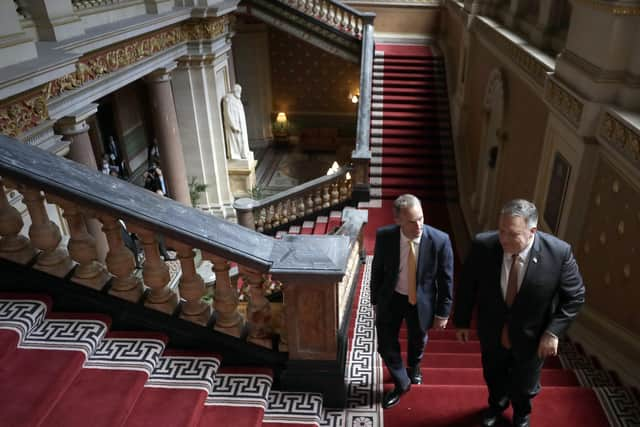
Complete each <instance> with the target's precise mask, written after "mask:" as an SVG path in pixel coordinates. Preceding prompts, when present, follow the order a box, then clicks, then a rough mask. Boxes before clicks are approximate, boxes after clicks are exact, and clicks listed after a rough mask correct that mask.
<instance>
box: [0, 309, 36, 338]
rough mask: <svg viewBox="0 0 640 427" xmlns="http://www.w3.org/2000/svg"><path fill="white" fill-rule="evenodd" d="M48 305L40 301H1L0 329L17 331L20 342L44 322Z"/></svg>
mask: <svg viewBox="0 0 640 427" xmlns="http://www.w3.org/2000/svg"><path fill="white" fill-rule="evenodd" d="M46 314H47V305H46V304H45V303H44V302H42V301H38V300H23V299H21V300H14V299H0V329H10V330H12V331H16V333H17V334H18V335H19V336H20V342H22V341H23V340H24V338H25V337H27V336H28V335H29V333H30V332H31V331H32V330H33V329H34V328H35V327H36V326H38V325H40V323H42V321H43V320H44V317H45V316H46Z"/></svg>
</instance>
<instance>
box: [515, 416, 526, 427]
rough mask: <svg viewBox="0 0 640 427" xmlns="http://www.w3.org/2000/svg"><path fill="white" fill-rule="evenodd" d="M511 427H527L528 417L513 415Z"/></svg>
mask: <svg viewBox="0 0 640 427" xmlns="http://www.w3.org/2000/svg"><path fill="white" fill-rule="evenodd" d="M513 426H514V427H529V415H525V416H519V415H514V416H513Z"/></svg>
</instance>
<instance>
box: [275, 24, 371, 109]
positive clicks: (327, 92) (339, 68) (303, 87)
mask: <svg viewBox="0 0 640 427" xmlns="http://www.w3.org/2000/svg"><path fill="white" fill-rule="evenodd" d="M269 46H270V49H271V81H272V93H273V108H274V111H285V112H287V113H289V112H292V111H296V112H322V113H355V112H356V105H355V104H353V103H351V101H350V100H349V94H350V93H352V92H353V91H354V90H358V88H359V84H360V65H359V64H354V63H351V62H348V61H346V60H344V59H342V58H339V57H337V56H335V55H331V54H330V53H327V52H325V51H323V50H321V49H318V48H317V47H314V46H312V45H310V44H308V43H305V42H304V41H302V40H299V39H297V38H296V37H293V36H291V35H289V34H286V33H283V32H281V31H278V30H276V29H273V28H271V29H270V30H269Z"/></svg>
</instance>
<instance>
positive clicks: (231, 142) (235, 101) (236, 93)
mask: <svg viewBox="0 0 640 427" xmlns="http://www.w3.org/2000/svg"><path fill="white" fill-rule="evenodd" d="M241 93H242V87H241V86H240V85H238V84H237V85H234V86H233V92H229V93H228V94H226V95H225V96H224V98H222V112H223V116H224V134H225V137H226V140H227V152H228V153H229V158H231V159H247V158H248V157H249V137H248V134H247V119H246V118H245V115H244V107H243V106H242V101H241V100H240V94H241Z"/></svg>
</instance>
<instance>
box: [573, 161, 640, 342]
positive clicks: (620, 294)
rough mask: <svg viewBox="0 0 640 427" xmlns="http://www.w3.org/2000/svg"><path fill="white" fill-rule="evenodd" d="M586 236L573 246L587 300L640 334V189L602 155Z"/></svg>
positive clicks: (587, 215)
mask: <svg viewBox="0 0 640 427" xmlns="http://www.w3.org/2000/svg"><path fill="white" fill-rule="evenodd" d="M583 230H584V231H583V235H582V241H581V243H580V245H579V247H578V248H576V249H575V252H576V257H577V258H578V264H579V266H580V269H581V271H582V274H583V276H584V279H585V283H586V285H587V304H589V306H590V307H591V308H593V309H595V310H597V311H599V312H600V313H602V314H603V315H604V316H606V317H607V318H609V319H611V320H613V321H614V322H617V323H619V324H620V325H622V326H624V327H625V328H626V329H628V330H629V331H631V332H632V333H634V334H639V335H640V312H639V311H638V309H637V301H639V300H640V286H638V278H639V277H640V265H638V259H640V190H639V189H638V188H635V187H632V186H631V184H629V182H628V181H627V180H626V179H625V178H624V177H623V176H622V175H620V174H619V173H618V172H617V171H616V170H615V169H614V167H613V166H612V165H611V164H610V163H609V162H608V161H607V160H604V159H603V160H601V161H600V163H599V165H598V169H597V171H596V174H595V179H594V183H593V187H592V192H591V196H590V200H589V208H588V212H587V214H586V220H585V225H584V229H583Z"/></svg>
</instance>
